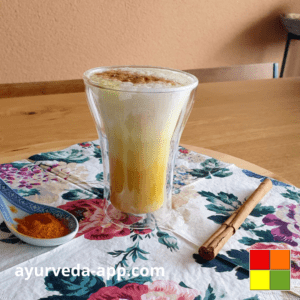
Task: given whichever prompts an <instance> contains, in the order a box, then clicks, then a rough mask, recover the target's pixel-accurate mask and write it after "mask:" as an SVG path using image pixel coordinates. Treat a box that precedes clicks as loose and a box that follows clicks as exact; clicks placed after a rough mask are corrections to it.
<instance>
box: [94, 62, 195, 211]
mask: <svg viewBox="0 0 300 300" xmlns="http://www.w3.org/2000/svg"><path fill="white" fill-rule="evenodd" d="M90 79H91V81H92V82H93V83H94V84H95V85H97V86H101V87H104V88H102V89H101V88H94V89H93V87H92V88H91V91H92V93H94V95H95V96H94V99H97V101H95V106H96V107H94V108H92V111H93V109H94V111H95V109H96V110H97V111H98V112H99V114H100V115H101V119H102V120H103V127H104V129H105V135H106V139H107V142H108V148H109V151H108V152H109V173H110V200H111V203H112V204H113V206H114V207H115V208H117V209H119V210H120V211H122V212H126V213H132V214H144V213H149V212H153V211H156V210H158V209H159V208H160V207H161V206H162V204H163V203H164V200H165V198H166V177H167V173H166V172H167V167H168V161H169V153H170V145H171V142H172V141H171V140H172V136H173V134H174V130H175V128H176V124H177V122H178V119H179V117H180V114H181V112H182V109H183V107H184V106H185V105H186V103H187V101H188V100H189V97H190V90H186V89H179V91H177V92H174V89H177V88H178V87H184V86H185V85H188V84H190V81H191V80H190V78H189V77H188V76H185V75H182V74H180V76H179V75H178V74H176V72H172V71H169V70H167V69H155V68H153V69H151V68H150V69H149V68H148V69H142V68H136V69H134V68H132V67H131V68H128V69H127V68H126V67H123V68H120V69H115V70H114V69H113V70H111V69H110V70H109V71H104V72H99V73H94V74H93V75H92V76H91V78H90ZM94 117H95V119H96V123H100V122H97V116H95V115H94ZM97 125H98V124H97ZM97 129H98V133H99V135H101V134H102V135H103V133H102V131H101V126H99V125H98V126H97Z"/></svg>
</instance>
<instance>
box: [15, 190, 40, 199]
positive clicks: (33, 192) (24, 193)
mask: <svg viewBox="0 0 300 300" xmlns="http://www.w3.org/2000/svg"><path fill="white" fill-rule="evenodd" d="M18 194H19V195H20V196H22V197H29V196H34V195H40V191H39V190H37V189H30V190H22V189H21V190H18Z"/></svg>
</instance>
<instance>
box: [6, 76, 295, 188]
mask: <svg viewBox="0 0 300 300" xmlns="http://www.w3.org/2000/svg"><path fill="white" fill-rule="evenodd" d="M44 94H47V95H44ZM24 95H25V96H24ZM21 96H22V97H21ZM0 98H1V99H0V103H1V109H0V163H7V162H12V161H15V160H18V159H22V158H27V157H29V156H30V155H32V154H35V153H38V152H45V151H53V150H58V149H63V148H65V147H68V146H70V145H72V144H75V143H78V142H83V141H90V140H95V139H97V138H98V136H97V132H96V129H95V125H94V122H93V120H92V117H91V115H90V112H89V109H88V106H87V102H86V97H85V93H84V92H83V83H82V81H81V80H73V81H65V82H50V83H34V84H30V83H29V84H26V83H25V84H19V85H18V84H11V85H10V84H6V85H0ZM299 121H300V78H292V79H282V78H281V79H269V80H253V81H239V82H218V83H203V84H200V85H199V87H198V90H197V95H196V99H195V105H194V107H193V110H192V113H191V115H190V118H189V120H188V123H187V125H186V127H185V129H184V132H183V134H182V138H181V145H185V146H186V145H187V147H189V148H190V149H195V150H197V151H198V152H201V153H204V154H207V155H211V156H213V157H215V158H218V159H222V160H225V161H228V162H233V163H235V164H236V165H238V166H239V167H242V168H247V169H249V170H251V171H254V172H257V173H260V174H262V175H266V176H273V177H275V178H277V179H280V180H283V181H286V182H290V183H292V184H294V185H296V186H297V187H300V122H299ZM194 147H196V148H194ZM199 147H201V148H199ZM208 149H210V150H208ZM224 153H226V154H224ZM258 166H260V167H258Z"/></svg>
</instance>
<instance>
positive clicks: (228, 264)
mask: <svg viewBox="0 0 300 300" xmlns="http://www.w3.org/2000/svg"><path fill="white" fill-rule="evenodd" d="M193 258H194V259H195V261H196V262H197V263H198V264H200V265H201V266H202V267H203V268H215V270H216V272H231V271H233V270H234V269H235V271H236V273H235V275H236V276H237V278H238V279H239V280H242V279H247V278H249V266H248V268H247V266H246V265H245V266H239V265H238V264H236V263H234V262H232V261H229V260H228V258H227V257H226V256H225V255H223V254H218V255H217V256H216V258H215V259H213V260H210V261H208V260H205V259H203V258H202V257H201V256H200V255H199V254H193Z"/></svg>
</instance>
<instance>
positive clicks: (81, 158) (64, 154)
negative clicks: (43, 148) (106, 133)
mask: <svg viewBox="0 0 300 300" xmlns="http://www.w3.org/2000/svg"><path fill="white" fill-rule="evenodd" d="M29 159H31V160H34V161H47V160H48V161H53V160H55V161H62V162H65V163H72V162H74V163H78V164H80V163H84V162H86V161H88V160H89V157H86V156H85V155H84V154H83V150H77V149H71V153H70V150H64V151H55V152H47V153H41V154H36V155H33V156H31V157H29Z"/></svg>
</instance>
